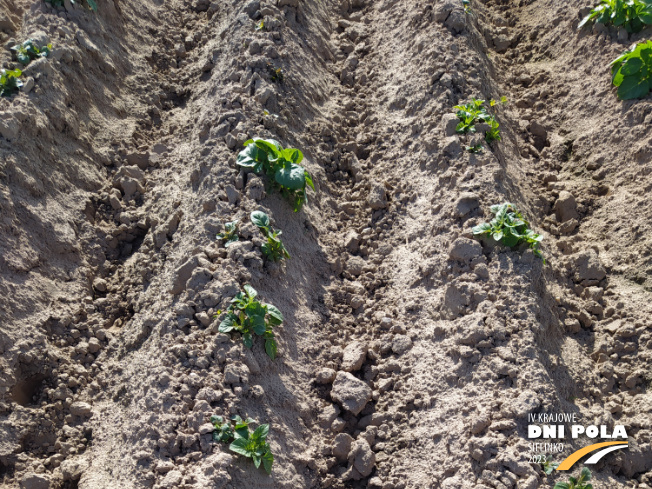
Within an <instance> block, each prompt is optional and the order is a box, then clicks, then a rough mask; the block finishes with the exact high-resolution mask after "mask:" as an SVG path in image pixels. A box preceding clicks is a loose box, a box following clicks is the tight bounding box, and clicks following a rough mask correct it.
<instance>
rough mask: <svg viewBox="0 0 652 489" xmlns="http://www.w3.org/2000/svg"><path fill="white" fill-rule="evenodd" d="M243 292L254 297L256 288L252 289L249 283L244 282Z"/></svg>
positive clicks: (256, 293) (251, 297)
mask: <svg viewBox="0 0 652 489" xmlns="http://www.w3.org/2000/svg"><path fill="white" fill-rule="evenodd" d="M243 288H244V289H245V292H246V293H247V295H248V296H249V298H250V299H255V298H256V296H257V295H258V292H256V289H254V288H253V287H252V286H251V285H249V284H246V285H245V286H244V287H243Z"/></svg>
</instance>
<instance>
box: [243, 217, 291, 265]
mask: <svg viewBox="0 0 652 489" xmlns="http://www.w3.org/2000/svg"><path fill="white" fill-rule="evenodd" d="M251 222H253V223H254V224H255V225H256V226H258V229H260V231H261V232H262V233H263V234H264V235H265V238H267V243H265V244H263V246H261V247H260V249H261V250H262V251H263V254H264V255H265V256H266V257H267V258H269V259H270V260H272V261H279V260H282V259H284V258H290V254H289V253H288V250H286V249H285V246H284V245H283V242H282V241H281V240H280V239H279V236H280V235H281V234H283V232H282V231H276V230H275V229H274V228H272V227H271V225H270V223H269V216H268V215H267V214H265V213H264V212H262V211H254V212H252V213H251Z"/></svg>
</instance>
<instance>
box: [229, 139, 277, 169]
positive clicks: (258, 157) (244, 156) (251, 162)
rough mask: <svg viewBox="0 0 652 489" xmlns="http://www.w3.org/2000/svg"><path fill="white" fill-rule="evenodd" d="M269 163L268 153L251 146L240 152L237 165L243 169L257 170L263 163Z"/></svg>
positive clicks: (253, 145)
mask: <svg viewBox="0 0 652 489" xmlns="http://www.w3.org/2000/svg"><path fill="white" fill-rule="evenodd" d="M268 161H269V160H268V158H267V153H265V152H264V151H263V150H261V149H260V148H259V147H258V146H256V145H255V144H249V145H248V146H247V147H246V148H245V149H243V150H242V151H240V153H239V154H238V159H237V160H236V162H235V163H236V165H238V166H241V167H243V168H255V167H256V166H258V165H259V164H261V163H268Z"/></svg>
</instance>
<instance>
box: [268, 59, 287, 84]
mask: <svg viewBox="0 0 652 489" xmlns="http://www.w3.org/2000/svg"><path fill="white" fill-rule="evenodd" d="M267 71H268V72H269V79H270V81H272V82H274V83H283V80H284V79H285V73H284V72H283V70H282V69H281V68H277V67H276V66H274V65H273V64H272V63H267Z"/></svg>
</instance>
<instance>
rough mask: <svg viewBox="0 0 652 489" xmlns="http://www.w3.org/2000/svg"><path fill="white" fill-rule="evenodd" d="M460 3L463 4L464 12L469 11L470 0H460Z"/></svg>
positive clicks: (468, 12)
mask: <svg viewBox="0 0 652 489" xmlns="http://www.w3.org/2000/svg"><path fill="white" fill-rule="evenodd" d="M462 5H463V6H464V13H467V14H470V13H471V0H462Z"/></svg>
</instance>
